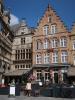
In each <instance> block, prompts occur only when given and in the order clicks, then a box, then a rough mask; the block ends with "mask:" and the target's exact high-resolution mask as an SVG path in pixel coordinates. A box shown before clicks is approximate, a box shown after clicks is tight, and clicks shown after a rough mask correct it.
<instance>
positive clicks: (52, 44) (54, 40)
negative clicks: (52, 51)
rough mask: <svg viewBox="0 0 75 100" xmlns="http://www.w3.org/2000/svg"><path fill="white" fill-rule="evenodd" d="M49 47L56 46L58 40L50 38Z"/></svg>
mask: <svg viewBox="0 0 75 100" xmlns="http://www.w3.org/2000/svg"><path fill="white" fill-rule="evenodd" d="M51 47H52V48H56V47H58V41H57V39H53V40H51Z"/></svg>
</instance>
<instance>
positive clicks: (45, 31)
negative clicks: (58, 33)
mask: <svg viewBox="0 0 75 100" xmlns="http://www.w3.org/2000/svg"><path fill="white" fill-rule="evenodd" d="M43 32H44V35H48V34H49V26H48V25H45V26H44V27H43Z"/></svg>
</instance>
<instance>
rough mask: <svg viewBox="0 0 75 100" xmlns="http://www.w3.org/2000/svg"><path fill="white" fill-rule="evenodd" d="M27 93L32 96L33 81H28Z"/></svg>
mask: <svg viewBox="0 0 75 100" xmlns="http://www.w3.org/2000/svg"><path fill="white" fill-rule="evenodd" d="M26 90H27V95H28V96H31V82H30V81H28V82H27V84H26Z"/></svg>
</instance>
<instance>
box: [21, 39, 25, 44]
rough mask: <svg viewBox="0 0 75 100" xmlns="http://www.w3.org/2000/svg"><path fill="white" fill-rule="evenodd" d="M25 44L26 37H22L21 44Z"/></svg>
mask: <svg viewBox="0 0 75 100" xmlns="http://www.w3.org/2000/svg"><path fill="white" fill-rule="evenodd" d="M24 44H25V37H24V38H21V45H24Z"/></svg>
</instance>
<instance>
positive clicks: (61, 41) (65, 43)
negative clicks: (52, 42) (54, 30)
mask: <svg viewBox="0 0 75 100" xmlns="http://www.w3.org/2000/svg"><path fill="white" fill-rule="evenodd" d="M60 47H67V39H66V38H65V37H63V38H61V39H60Z"/></svg>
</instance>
